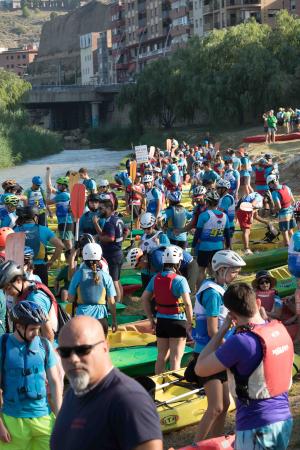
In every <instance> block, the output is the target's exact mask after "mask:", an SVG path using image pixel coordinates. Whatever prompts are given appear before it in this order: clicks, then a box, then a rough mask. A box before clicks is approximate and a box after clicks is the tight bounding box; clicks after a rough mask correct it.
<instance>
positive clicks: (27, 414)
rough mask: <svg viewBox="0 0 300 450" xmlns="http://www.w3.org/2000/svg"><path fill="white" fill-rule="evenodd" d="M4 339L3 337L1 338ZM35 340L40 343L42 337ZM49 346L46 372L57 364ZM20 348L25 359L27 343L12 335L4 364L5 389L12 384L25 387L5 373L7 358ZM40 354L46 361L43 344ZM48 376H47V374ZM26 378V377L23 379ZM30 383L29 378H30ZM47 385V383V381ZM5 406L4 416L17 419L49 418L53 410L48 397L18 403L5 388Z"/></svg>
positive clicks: (0, 355) (0, 353) (23, 400)
mask: <svg viewBox="0 0 300 450" xmlns="http://www.w3.org/2000/svg"><path fill="white" fill-rule="evenodd" d="M1 339H2V337H1ZM1 339H0V365H2V361H1V357H2V347H1ZM34 339H38V340H39V341H40V337H39V336H36V337H35V338H34ZM47 344H48V352H47V363H45V371H46V370H47V369H50V368H51V367H54V366H55V365H56V364H57V359H56V356H55V353H54V350H53V347H52V345H51V344H50V342H46V345H47ZM16 347H17V348H18V350H19V353H20V354H21V355H22V356H23V358H24V359H25V354H26V352H27V351H28V350H27V345H26V344H25V342H19V341H18V339H17V338H16V337H15V336H14V335H13V334H10V335H9V337H8V339H7V342H6V356H5V362H4V387H5V386H7V385H10V384H13V385H20V386H23V385H24V383H23V382H22V380H18V379H16V377H15V374H10V375H7V378H6V375H5V372H6V370H7V357H8V354H9V352H10V351H12V350H13V349H14V348H16ZM39 354H40V355H41V356H42V359H44V360H45V359H46V350H45V348H44V346H43V344H42V343H41V342H40V344H39ZM45 376H46V374H45ZM22 378H24V377H22ZM31 378H32V377H30V379H31ZM28 381H29V377H28ZM45 383H46V381H45ZM3 397H4V406H3V408H2V412H3V413H4V414H7V415H8V416H12V417H16V418H38V417H43V416H47V415H49V414H50V413H51V408H50V406H49V404H48V399H47V395H45V397H43V398H41V399H39V400H35V399H30V398H26V397H25V398H22V400H21V401H17V402H16V403H15V402H14V401H12V400H11V396H10V392H9V389H7V390H6V389H5V388H4V393H3Z"/></svg>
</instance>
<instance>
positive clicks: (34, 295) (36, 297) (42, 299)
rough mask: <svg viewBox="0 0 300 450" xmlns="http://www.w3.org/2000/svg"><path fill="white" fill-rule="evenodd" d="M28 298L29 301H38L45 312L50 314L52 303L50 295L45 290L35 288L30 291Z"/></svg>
mask: <svg viewBox="0 0 300 450" xmlns="http://www.w3.org/2000/svg"><path fill="white" fill-rule="evenodd" d="M26 300H27V301H29V302H33V303H36V304H37V305H38V306H39V307H40V308H42V310H43V311H44V313H45V314H47V315H48V314H49V311H50V309H51V305H52V303H51V300H50V298H49V297H48V295H47V294H45V292H43V291H41V290H39V289H38V290H33V291H31V292H30V293H29V295H28V296H27V298H26Z"/></svg>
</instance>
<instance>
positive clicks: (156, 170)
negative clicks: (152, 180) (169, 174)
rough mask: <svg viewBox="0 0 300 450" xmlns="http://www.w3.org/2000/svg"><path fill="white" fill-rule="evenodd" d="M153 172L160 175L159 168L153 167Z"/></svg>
mask: <svg viewBox="0 0 300 450" xmlns="http://www.w3.org/2000/svg"><path fill="white" fill-rule="evenodd" d="M153 171H154V172H157V173H161V168H160V167H154V169H153Z"/></svg>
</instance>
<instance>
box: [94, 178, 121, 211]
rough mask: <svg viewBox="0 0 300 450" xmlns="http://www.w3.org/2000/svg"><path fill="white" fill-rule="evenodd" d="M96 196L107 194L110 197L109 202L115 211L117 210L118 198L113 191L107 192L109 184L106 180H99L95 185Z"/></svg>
mask: <svg viewBox="0 0 300 450" xmlns="http://www.w3.org/2000/svg"><path fill="white" fill-rule="evenodd" d="M97 192H98V194H99V195H100V194H109V195H110V197H111V201H112V203H113V205H114V209H115V211H116V210H117V209H118V198H117V196H116V194H115V193H114V192H113V191H110V190H109V182H108V180H100V181H99V183H98V185H97Z"/></svg>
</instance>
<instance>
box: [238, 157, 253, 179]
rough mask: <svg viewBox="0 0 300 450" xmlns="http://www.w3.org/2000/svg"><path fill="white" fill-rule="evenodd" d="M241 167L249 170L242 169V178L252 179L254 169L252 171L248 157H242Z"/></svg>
mask: <svg viewBox="0 0 300 450" xmlns="http://www.w3.org/2000/svg"><path fill="white" fill-rule="evenodd" d="M241 166H244V167H247V169H242V170H241V171H240V174H241V177H250V172H251V171H252V168H251V169H250V160H249V158H248V157H247V156H242V157H241Z"/></svg>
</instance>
